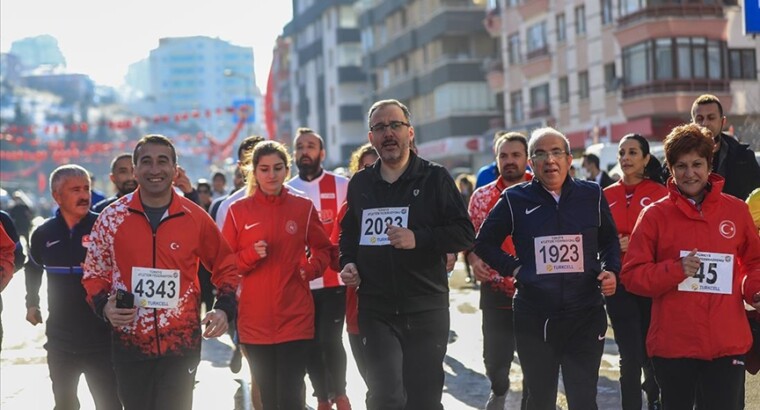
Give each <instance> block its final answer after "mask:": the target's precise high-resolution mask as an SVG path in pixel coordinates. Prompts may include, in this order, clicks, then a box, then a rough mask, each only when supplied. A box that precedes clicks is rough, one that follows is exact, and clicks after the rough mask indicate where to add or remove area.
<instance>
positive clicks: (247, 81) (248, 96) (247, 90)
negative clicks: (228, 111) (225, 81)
mask: <svg viewBox="0 0 760 410" xmlns="http://www.w3.org/2000/svg"><path fill="white" fill-rule="evenodd" d="M224 76H225V77H236V78H239V79H241V80H243V81H244V82H245V99H246V101H252V100H251V85H252V81H251V77H249V76H247V75H245V74H240V73H237V72H235V70H232V69H230V68H225V69H224ZM253 109H254V107H253V106H251V105H247V106H246V112H245V115H246V119H245V129H246V137H249V136H250V135H251V123H250V122H248V117H249V116H251V115H253Z"/></svg>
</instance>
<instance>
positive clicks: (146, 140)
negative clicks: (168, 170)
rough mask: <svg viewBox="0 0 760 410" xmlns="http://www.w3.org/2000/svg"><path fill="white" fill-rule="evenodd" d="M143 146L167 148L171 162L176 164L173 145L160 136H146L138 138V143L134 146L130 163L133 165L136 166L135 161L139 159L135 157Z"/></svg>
mask: <svg viewBox="0 0 760 410" xmlns="http://www.w3.org/2000/svg"><path fill="white" fill-rule="evenodd" d="M145 144H156V145H163V146H165V147H169V149H171V151H172V162H173V163H174V164H176V163H177V150H175V149H174V144H172V141H171V140H170V139H169V138H166V137H165V136H163V135H161V134H148V135H146V136H144V137H142V138H140V141H137V145H135V151H134V152H133V153H132V163H134V164H135V165H137V160H139V159H140V158H138V157H137V151H138V150H139V149H140V147H142V146H143V145H145Z"/></svg>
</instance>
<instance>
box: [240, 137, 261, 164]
mask: <svg viewBox="0 0 760 410" xmlns="http://www.w3.org/2000/svg"><path fill="white" fill-rule="evenodd" d="M261 141H264V137H262V136H260V135H251V136H249V137H245V139H244V140H243V141H241V142H240V145H239V146H238V161H243V157H245V154H246V153H248V152H252V151H253V148H254V147H255V146H256V144H258V143H259V142H261Z"/></svg>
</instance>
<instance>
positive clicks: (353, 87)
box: [284, 0, 368, 167]
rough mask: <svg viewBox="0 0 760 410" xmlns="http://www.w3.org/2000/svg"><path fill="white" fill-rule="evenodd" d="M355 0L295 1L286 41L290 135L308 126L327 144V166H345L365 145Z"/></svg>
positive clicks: (362, 74)
mask: <svg viewBox="0 0 760 410" xmlns="http://www.w3.org/2000/svg"><path fill="white" fill-rule="evenodd" d="M354 3H355V0H293V20H291V21H290V22H289V23H288V24H287V25H286V26H285V29H284V36H286V37H289V38H290V50H291V51H290V61H289V63H290V80H289V81H290V101H291V102H292V104H291V108H292V117H291V127H290V128H291V131H293V132H294V131H295V130H296V129H298V128H299V127H309V128H312V129H314V130H315V131H317V133H319V134H320V135H322V137H323V138H324V140H325V145H326V147H325V148H326V151H327V157H326V160H325V163H326V166H327V167H335V166H338V165H346V164H347V163H348V159H349V155H350V153H351V151H353V150H354V149H355V148H356V147H357V146H359V145H361V144H363V143H365V142H366V141H367V127H366V125H365V122H366V121H365V119H364V118H365V110H364V107H363V105H362V103H363V99H364V98H365V97H366V96H367V94H368V87H367V76H366V73H365V72H364V71H363V70H362V47H361V35H360V31H359V26H358V21H359V20H358V15H357V9H356V7H355V5H354Z"/></svg>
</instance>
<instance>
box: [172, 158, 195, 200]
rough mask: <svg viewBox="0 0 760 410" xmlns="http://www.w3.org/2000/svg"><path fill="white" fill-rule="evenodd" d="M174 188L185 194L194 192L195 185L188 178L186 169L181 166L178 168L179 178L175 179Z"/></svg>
mask: <svg viewBox="0 0 760 410" xmlns="http://www.w3.org/2000/svg"><path fill="white" fill-rule="evenodd" d="M174 186H176V187H177V188H179V189H180V190H181V191H182V192H183V193H185V194H189V193H190V192H193V184H192V183H191V182H190V178H188V177H187V173H186V172H185V169H184V168H182V167H181V166H179V165H178V166H177V177H176V178H174Z"/></svg>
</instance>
